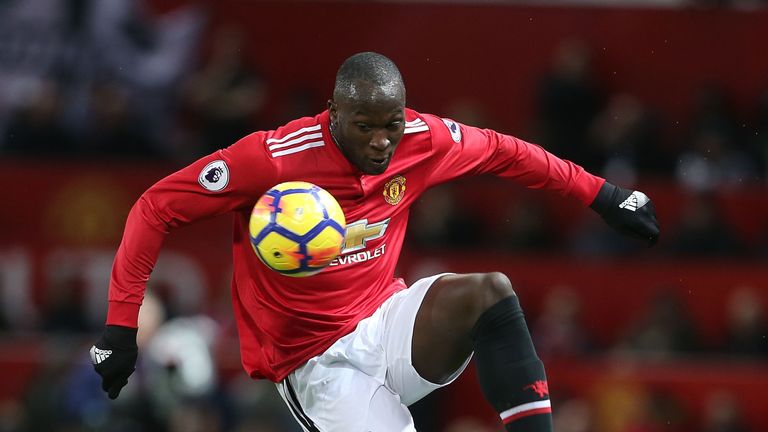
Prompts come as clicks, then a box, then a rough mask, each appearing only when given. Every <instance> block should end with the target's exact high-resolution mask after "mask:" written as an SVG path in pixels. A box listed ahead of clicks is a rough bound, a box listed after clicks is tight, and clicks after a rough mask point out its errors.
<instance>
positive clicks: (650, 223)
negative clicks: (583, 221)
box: [590, 182, 659, 246]
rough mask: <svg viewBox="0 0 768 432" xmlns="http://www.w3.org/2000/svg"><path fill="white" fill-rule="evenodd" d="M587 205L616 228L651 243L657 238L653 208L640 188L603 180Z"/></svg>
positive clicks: (656, 224) (657, 227)
mask: <svg viewBox="0 0 768 432" xmlns="http://www.w3.org/2000/svg"><path fill="white" fill-rule="evenodd" d="M590 207H591V208H592V209H593V210H594V211H596V212H597V213H598V214H599V215H600V216H601V217H602V218H603V220H605V222H606V223H607V224H608V225H610V226H611V227H612V228H613V229H615V230H616V231H618V232H620V233H622V234H624V235H627V236H630V237H633V238H636V239H639V240H642V241H644V242H645V243H646V244H647V245H648V246H653V245H654V244H656V242H657V241H658V240H659V222H658V221H657V220H656V209H655V208H654V207H653V203H652V202H651V200H650V198H648V196H647V195H646V194H644V193H642V192H640V191H633V190H629V189H624V188H620V187H618V186H616V185H613V184H611V183H608V182H605V183H604V184H603V186H602V187H601V188H600V191H599V192H598V193H597V197H596V198H595V200H594V201H593V202H592V204H591V205H590Z"/></svg>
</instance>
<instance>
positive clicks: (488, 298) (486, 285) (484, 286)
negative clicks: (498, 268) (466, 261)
mask: <svg viewBox="0 0 768 432" xmlns="http://www.w3.org/2000/svg"><path fill="white" fill-rule="evenodd" d="M513 295H515V290H514V289H512V282H510V281H509V278H508V277H507V276H506V275H505V274H504V273H500V272H491V273H482V274H481V280H480V286H479V287H478V297H480V298H479V299H478V304H477V307H478V309H479V312H480V314H482V313H483V312H485V311H486V310H488V309H489V308H490V307H491V306H493V305H495V304H496V303H498V302H499V301H500V300H502V299H505V298H507V297H509V296H513ZM478 317H479V315H478Z"/></svg>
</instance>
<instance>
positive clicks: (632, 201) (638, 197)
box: [619, 191, 650, 211]
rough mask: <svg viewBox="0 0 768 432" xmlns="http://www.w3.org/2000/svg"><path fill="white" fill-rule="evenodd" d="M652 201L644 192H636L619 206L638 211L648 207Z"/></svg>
mask: <svg viewBox="0 0 768 432" xmlns="http://www.w3.org/2000/svg"><path fill="white" fill-rule="evenodd" d="M648 201H650V200H649V199H648V196H647V195H646V194H644V193H642V192H638V191H634V192H632V195H630V196H628V197H627V199H625V200H624V202H623V203H621V204H619V208H622V209H625V210H629V211H637V209H639V208H640V207H642V206H644V205H646V204H647V203H648Z"/></svg>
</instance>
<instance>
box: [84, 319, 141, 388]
mask: <svg viewBox="0 0 768 432" xmlns="http://www.w3.org/2000/svg"><path fill="white" fill-rule="evenodd" d="M136 331H137V329H135V328H130V327H123V326H117V325H108V326H107V327H106V328H105V329H104V333H102V335H101V338H100V339H99V340H98V341H97V342H96V344H95V345H93V346H92V347H91V362H93V368H94V369H96V372H97V373H98V374H99V375H101V388H102V389H103V390H104V391H105V392H107V394H108V395H109V398H110V399H116V398H117V396H118V395H119V394H120V390H121V389H122V388H123V387H124V386H125V385H126V384H128V377H129V376H131V374H132V373H133V371H134V370H136V358H137V357H138V354H139V348H138V347H137V346H136Z"/></svg>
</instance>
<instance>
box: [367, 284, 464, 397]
mask: <svg viewBox="0 0 768 432" xmlns="http://www.w3.org/2000/svg"><path fill="white" fill-rule="evenodd" d="M443 277H453V275H445V274H441V275H435V276H431V277H427V278H424V279H420V280H418V281H416V282H415V283H414V284H413V285H411V286H410V287H409V288H408V289H407V290H403V291H401V292H399V293H397V294H396V295H395V296H394V297H393V298H392V299H391V302H390V304H389V305H388V309H387V313H386V315H385V323H384V328H385V332H384V335H383V339H382V345H383V347H384V350H385V351H386V359H387V379H386V385H387V387H388V388H389V389H390V390H392V391H393V392H395V393H397V394H399V395H400V399H401V401H402V402H403V403H404V404H405V405H410V404H412V403H414V402H416V401H418V400H419V399H421V398H423V397H424V396H426V395H427V394H429V393H431V392H432V391H434V390H435V389H438V388H440V387H443V386H445V385H447V384H450V383H451V382H452V381H453V380H454V379H456V378H457V377H458V376H459V374H460V373H461V372H462V371H463V370H464V368H465V367H466V366H467V363H469V358H470V356H471V354H472V351H471V349H470V350H469V351H467V352H466V353H465V355H464V357H463V358H462V359H461V361H460V362H458V363H457V364H456V365H454V367H453V368H452V369H451V370H450V371H448V372H447V373H446V374H445V375H444V379H443V380H440V381H439V382H438V381H436V380H430V377H425V376H423V375H422V374H421V373H420V372H419V371H418V370H417V368H416V367H415V362H414V346H413V344H414V337H415V336H414V326H415V323H416V319H417V315H418V314H419V313H420V312H419V311H420V309H421V306H422V302H423V300H424V299H425V297H426V296H427V295H428V292H429V290H430V289H431V287H432V286H433V284H435V283H438V281H439V280H440V279H441V278H443Z"/></svg>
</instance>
